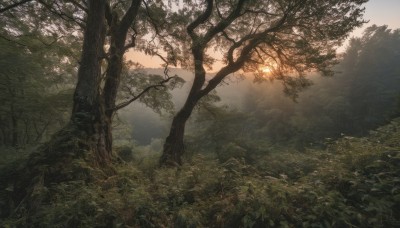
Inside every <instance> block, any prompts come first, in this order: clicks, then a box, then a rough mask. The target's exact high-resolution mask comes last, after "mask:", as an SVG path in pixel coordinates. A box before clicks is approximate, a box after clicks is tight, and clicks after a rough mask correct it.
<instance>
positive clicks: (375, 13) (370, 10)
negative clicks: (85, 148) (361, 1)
mask: <svg viewBox="0 0 400 228" xmlns="http://www.w3.org/2000/svg"><path fill="white" fill-rule="evenodd" d="M364 19H365V20H367V21H369V22H368V23H367V24H365V25H364V26H363V27H361V28H358V29H356V30H354V31H353V33H352V34H351V35H350V37H360V36H362V32H363V31H364V29H365V28H367V27H368V26H370V25H373V24H376V25H378V26H380V25H388V27H389V28H390V29H400V0H370V1H369V2H368V3H367V4H365V14H364ZM346 45H347V42H345V43H344V44H343V46H342V47H341V48H339V49H338V51H339V52H340V51H343V50H345V47H346ZM127 57H128V59H131V60H133V61H135V60H136V61H137V60H138V59H139V60H140V62H141V63H142V64H143V65H144V67H147V68H159V67H160V66H161V61H160V60H159V59H158V57H151V56H148V55H144V54H142V53H134V52H132V51H131V52H128V53H127Z"/></svg>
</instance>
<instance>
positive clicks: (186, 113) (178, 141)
mask: <svg viewBox="0 0 400 228" xmlns="http://www.w3.org/2000/svg"><path fill="white" fill-rule="evenodd" d="M192 53H193V56H194V57H195V75H194V81H193V85H192V88H191V89H190V92H189V95H188V97H187V99H186V102H185V104H184V105H183V107H182V108H181V110H180V111H179V112H178V113H177V114H176V115H175V116H174V118H173V120H172V124H171V128H170V132H169V135H168V137H167V138H166V139H165V143H164V148H163V153H162V155H161V158H160V161H159V164H160V166H169V167H173V166H180V165H182V156H183V154H184V152H185V147H184V142H183V138H184V134H185V125H186V122H187V120H188V119H189V117H190V115H191V114H192V112H193V109H194V107H196V104H197V102H198V101H199V99H200V98H201V97H202V96H201V95H200V91H201V88H202V86H203V85H204V82H205V78H206V71H205V70H204V67H203V49H202V48H201V47H200V48H199V47H193V48H192Z"/></svg>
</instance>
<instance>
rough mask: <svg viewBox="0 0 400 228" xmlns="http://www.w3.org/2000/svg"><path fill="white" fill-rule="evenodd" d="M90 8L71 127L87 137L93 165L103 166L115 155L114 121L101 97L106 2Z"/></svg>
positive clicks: (93, 4) (100, 1) (93, 1)
mask: <svg viewBox="0 0 400 228" xmlns="http://www.w3.org/2000/svg"><path fill="white" fill-rule="evenodd" d="M89 7H90V8H89V12H88V16H87V21H86V30H85V33H84V41H83V49H82V57H81V65H80V67H79V70H78V83H77V86H76V89H75V93H74V105H73V110H72V115H71V123H72V124H73V125H75V126H76V128H77V130H78V131H82V132H83V133H85V135H86V137H85V138H86V141H87V143H88V145H89V149H90V151H91V152H92V153H93V157H92V158H93V159H94V162H95V163H97V165H100V166H104V165H106V164H107V163H108V162H109V161H110V159H111V152H112V151H111V144H112V142H111V137H110V132H111V126H110V125H111V121H110V120H109V119H108V118H107V117H106V115H105V105H104V101H103V99H102V97H101V94H100V82H101V62H102V60H103V58H104V49H103V47H104V40H105V35H106V24H105V8H106V2H105V0H97V1H95V0H92V1H90V2H89Z"/></svg>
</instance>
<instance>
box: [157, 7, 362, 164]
mask: <svg viewBox="0 0 400 228" xmlns="http://www.w3.org/2000/svg"><path fill="white" fill-rule="evenodd" d="M366 1H367V0H347V1H335V0H330V1H318V0H289V1H281V0H274V1H245V0H236V1H214V0H206V1H185V4H186V5H185V6H184V7H183V8H182V9H181V10H179V11H178V12H176V13H172V14H171V16H170V19H169V20H170V21H180V22H181V23H180V24H179V26H175V27H174V28H175V30H176V31H175V33H176V34H178V35H177V36H175V39H179V40H180V41H181V42H182V43H183V44H184V45H183V46H184V47H187V49H188V50H190V54H191V58H188V56H186V58H181V61H182V65H188V64H191V66H192V68H193V69H194V82H193V85H192V88H191V90H190V92H189V94H188V97H187V99H186V102H185V104H184V106H183V107H182V108H181V109H180V111H179V112H178V113H177V114H176V115H175V116H174V118H173V122H172V125H171V129H170V133H169V135H168V137H167V138H166V141H165V144H164V150H163V154H162V156H161V159H160V164H161V165H167V166H169V165H172V166H175V165H180V164H182V159H181V157H182V154H183V153H184V144H183V138H184V130H185V123H186V121H187V120H188V118H189V117H190V115H191V113H192V111H193V109H194V107H195V106H196V104H197V103H198V102H199V100H200V99H201V98H202V97H204V96H206V95H207V94H208V93H209V92H210V91H212V90H213V89H215V88H216V86H218V85H219V84H220V83H221V82H222V81H223V80H224V79H225V78H226V77H228V76H229V75H230V74H232V73H234V72H237V71H239V70H240V69H242V70H243V71H253V72H256V74H255V75H256V78H257V79H261V80H265V78H269V79H271V80H273V79H278V80H281V81H282V82H283V84H284V87H285V89H284V90H285V92H286V93H287V94H289V95H291V96H293V97H295V96H296V94H297V92H299V91H300V90H301V89H302V88H304V87H306V86H308V85H309V82H308V81H307V80H306V79H305V78H304V75H305V73H306V72H308V71H311V70H317V71H320V72H322V73H323V74H325V75H330V74H332V72H331V71H330V70H329V67H330V66H332V65H333V64H334V63H335V62H336V61H335V51H334V49H335V47H337V46H338V45H339V44H340V43H341V41H343V39H345V38H346V37H347V35H348V34H349V32H350V31H352V30H353V29H354V28H355V27H358V26H360V25H361V24H363V22H364V21H363V20H361V19H360V17H361V16H362V13H363V9H362V8H361V5H362V4H363V3H365V2H366ZM189 9H191V10H193V9H198V10H195V11H194V12H193V14H190V13H189V12H192V11H191V10H189ZM179 18H181V20H178V19H179ZM177 27H178V28H177ZM176 28H177V29H176ZM211 48H215V49H216V50H218V51H220V52H221V53H222V55H223V63H224V64H225V66H223V67H222V68H221V69H219V70H218V71H217V73H216V74H215V76H213V77H212V78H211V79H210V80H208V81H207V80H206V71H205V66H207V65H208V64H209V63H212V62H213V61H215V58H213V57H212V56H210V55H208V54H207V53H208V52H209V51H210V49H211ZM183 53H185V52H183ZM187 59H190V61H191V62H190V63H188V61H187ZM261 67H268V68H269V72H270V73H268V75H266V73H263V71H262V69H261ZM295 76H297V77H295Z"/></svg>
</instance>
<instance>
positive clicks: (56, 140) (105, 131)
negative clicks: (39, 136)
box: [0, 0, 175, 205]
mask: <svg viewBox="0 0 400 228" xmlns="http://www.w3.org/2000/svg"><path fill="white" fill-rule="evenodd" d="M8 2H11V1H7V2H6V3H8ZM157 2H158V1H155V2H154V3H153V2H151V1H146V2H144V1H142V0H132V1H128V2H126V1H108V0H89V1H46V0H38V1H26V4H22V3H21V4H20V5H17V6H16V7H11V8H9V7H8V6H4V7H3V5H1V6H2V9H7V10H2V11H1V14H0V16H2V17H4V18H5V19H6V22H7V23H8V22H10V23H12V22H14V21H13V20H12V19H10V18H13V17H14V16H15V15H14V14H18V15H20V16H21V17H20V18H21V19H20V21H19V23H18V25H20V26H22V27H27V29H25V30H26V31H28V32H32V31H40V32H42V33H45V34H47V33H48V34H53V35H54V36H56V38H57V39H58V38H62V36H63V35H64V34H66V35H69V34H71V29H72V30H73V31H75V32H72V35H73V34H74V33H77V34H78V35H76V36H77V37H82V38H83V44H82V51H81V58H80V61H79V67H78V79H77V84H76V87H75V91H74V95H73V105H72V106H73V107H72V113H71V118H70V121H69V123H68V124H66V126H65V127H63V128H62V129H61V130H60V131H59V132H57V133H56V134H54V135H53V137H52V139H51V140H50V141H49V142H47V143H46V144H44V145H43V146H41V147H40V148H39V149H37V151H35V153H33V154H32V155H30V157H29V160H28V161H27V164H25V166H23V168H22V169H21V170H19V171H18V172H17V173H16V174H15V175H17V177H15V176H13V175H10V176H7V177H5V178H6V179H7V180H2V181H0V183H7V182H9V181H13V182H15V184H14V185H15V188H14V192H13V198H14V200H15V201H16V202H17V203H16V205H17V204H19V202H21V200H24V199H25V200H24V203H25V204H34V205H37V203H33V202H32V201H34V200H35V199H34V198H35V197H33V195H32V194H33V189H35V188H36V187H35V186H37V185H40V186H49V185H50V184H51V183H55V182H62V181H66V180H71V179H82V178H89V177H87V176H86V177H85V175H82V172H83V170H85V169H86V168H85V167H88V165H89V167H91V168H92V169H98V170H99V171H103V173H104V175H105V176H107V175H109V174H112V173H114V171H113V169H112V167H111V166H112V165H111V162H112V160H113V155H112V134H111V128H112V118H113V116H114V114H115V112H116V111H117V110H118V109H120V108H123V107H125V106H127V105H128V104H130V103H131V102H133V101H135V100H137V99H140V98H142V97H143V96H144V95H145V94H146V93H148V92H149V91H151V90H152V89H154V88H163V87H165V86H166V84H167V83H169V82H172V81H173V79H175V77H170V76H169V75H168V74H167V73H166V76H165V77H164V78H163V79H162V80H161V81H158V82H156V83H155V84H152V85H149V86H147V87H146V88H144V89H143V90H142V91H139V92H138V93H134V94H131V95H132V97H129V98H128V99H127V100H125V101H124V102H122V103H120V104H117V95H118V91H119V84H120V80H121V75H122V70H123V64H124V58H123V56H124V53H125V52H126V51H127V50H128V49H129V48H132V47H136V41H137V40H139V41H141V42H140V43H141V45H142V46H144V47H141V49H146V44H147V43H146V42H145V41H144V39H143V40H141V39H142V37H144V36H145V35H146V36H148V35H151V31H152V29H151V27H149V24H150V23H148V22H147V20H148V19H146V18H147V17H146V10H150V9H151V8H152V7H153V6H155V8H156V6H157ZM1 4H5V3H1ZM144 5H145V6H146V10H144V8H142V11H140V9H141V7H142V6H144ZM41 13H42V14H41ZM5 14H9V15H8V16H4V15H5ZM139 14H140V15H141V16H140V18H139V16H138V15H139ZM53 18H55V19H54V20H55V21H52V20H51V19H53ZM31 20H34V21H37V23H31ZM60 21H62V23H61V24H60V25H58V24H57V23H56V22H60ZM13 25H14V24H6V26H5V29H6V30H8V31H9V34H7V35H9V36H3V39H6V40H9V41H15V40H13V38H15V37H18V36H20V35H21V34H23V33H22V32H19V31H17V32H15V33H16V34H14V33H13V32H14V31H16V29H14V26H13ZM81 30H83V34H82V35H80V31H81ZM58 31H59V32H60V36H57V35H58V33H57V32H58ZM142 31H143V33H144V34H142ZM10 34H11V35H10ZM57 39H56V40H57ZM143 43H144V44H143ZM21 45H24V44H21ZM139 46H140V45H139ZM154 53H156V51H155V50H152V54H154ZM153 78H154V77H153ZM150 81H154V80H150ZM163 91H164V92H165V90H163ZM79 159H80V160H82V159H83V160H82V162H81V163H79V164H81V165H77V163H76V160H79ZM47 167H51V168H47ZM76 167H81V168H82V169H76ZM89 176H90V175H89ZM0 179H1V178H0ZM41 180H43V181H41ZM3 181H4V182H3Z"/></svg>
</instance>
